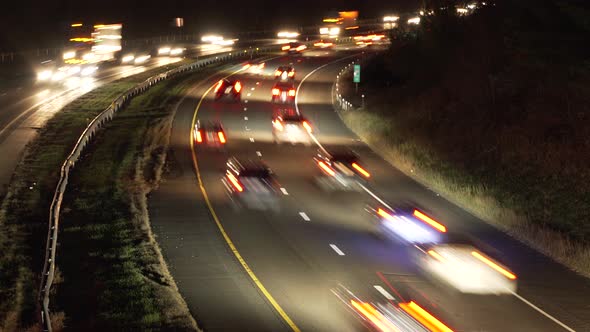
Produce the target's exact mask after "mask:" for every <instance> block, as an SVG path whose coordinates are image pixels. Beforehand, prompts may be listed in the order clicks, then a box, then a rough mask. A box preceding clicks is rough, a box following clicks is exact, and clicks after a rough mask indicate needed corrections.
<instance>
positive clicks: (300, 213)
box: [299, 212, 311, 221]
mask: <svg viewBox="0 0 590 332" xmlns="http://www.w3.org/2000/svg"><path fill="white" fill-rule="evenodd" d="M299 215H300V216H301V218H303V220H305V221H310V220H311V219H309V217H308V216H307V214H306V213H305V212H299Z"/></svg>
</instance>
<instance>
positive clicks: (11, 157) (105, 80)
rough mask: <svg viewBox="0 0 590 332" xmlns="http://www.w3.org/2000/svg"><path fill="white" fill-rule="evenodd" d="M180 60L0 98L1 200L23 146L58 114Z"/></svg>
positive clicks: (116, 69) (11, 92)
mask: <svg viewBox="0 0 590 332" xmlns="http://www.w3.org/2000/svg"><path fill="white" fill-rule="evenodd" d="M180 60H181V59H180V58H157V59H154V60H153V61H152V62H150V63H148V64H146V65H144V66H116V67H111V68H105V70H103V71H100V72H99V74H98V76H97V77H96V78H94V79H93V80H89V81H87V82H86V83H85V84H82V85H80V86H70V87H68V86H66V85H53V86H43V85H32V86H27V87H26V88H18V89H11V90H9V91H8V92H6V94H5V95H3V96H0V156H3V158H2V163H0V198H1V197H3V196H4V194H5V192H6V187H7V186H8V184H9V182H10V179H11V177H12V173H13V172H14V169H15V167H16V165H17V164H18V162H19V160H20V158H21V156H22V153H23V151H24V147H25V146H26V144H27V143H28V142H30V140H31V139H32V138H33V137H34V136H35V135H36V133H37V130H38V129H39V128H41V127H43V125H44V124H45V123H46V122H47V120H49V119H50V118H51V117H52V116H53V115H54V114H55V113H56V112H58V111H60V110H61V109H62V108H63V107H64V106H66V105H67V104H69V103H71V102H72V101H74V100H75V99H77V98H79V97H81V96H82V95H84V94H86V93H87V92H90V91H92V90H94V89H95V88H97V87H99V86H101V85H104V84H109V83H111V82H114V81H116V80H118V79H121V78H124V77H128V76H132V75H136V74H139V73H142V72H145V71H147V70H151V69H154V68H157V67H160V66H165V65H168V64H171V63H174V62H177V61H180Z"/></svg>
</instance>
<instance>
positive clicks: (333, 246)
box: [330, 244, 344, 256]
mask: <svg viewBox="0 0 590 332" xmlns="http://www.w3.org/2000/svg"><path fill="white" fill-rule="evenodd" d="M330 247H332V249H334V251H335V252H336V253H337V254H338V255H339V256H344V252H342V250H340V248H338V247H337V246H336V245H335V244H330Z"/></svg>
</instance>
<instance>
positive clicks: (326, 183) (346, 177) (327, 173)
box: [313, 150, 371, 191]
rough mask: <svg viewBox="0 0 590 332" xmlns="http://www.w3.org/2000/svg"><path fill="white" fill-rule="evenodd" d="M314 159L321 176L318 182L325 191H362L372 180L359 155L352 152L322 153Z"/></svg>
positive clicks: (317, 179)
mask: <svg viewBox="0 0 590 332" xmlns="http://www.w3.org/2000/svg"><path fill="white" fill-rule="evenodd" d="M313 159H314V162H315V164H316V165H317V167H318V169H319V171H320V174H321V176H318V177H316V182H317V184H318V185H320V187H321V188H323V189H324V190H328V191H334V190H342V191H360V190H362V187H361V185H362V184H363V183H366V182H367V181H368V180H369V179H370V178H371V174H370V173H369V172H368V171H367V170H366V169H365V168H364V167H363V166H362V165H361V163H360V161H359V158H358V155H357V154H356V153H354V152H352V151H350V150H338V151H332V152H329V153H326V152H323V151H320V152H318V154H317V155H316V156H315V157H314V158H313Z"/></svg>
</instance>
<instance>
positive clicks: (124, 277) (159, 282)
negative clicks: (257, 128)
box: [54, 71, 210, 331]
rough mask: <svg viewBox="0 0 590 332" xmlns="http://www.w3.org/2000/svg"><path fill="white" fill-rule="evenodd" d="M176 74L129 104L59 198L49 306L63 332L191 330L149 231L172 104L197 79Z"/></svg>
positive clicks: (192, 323) (190, 321)
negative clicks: (56, 280) (56, 276)
mask: <svg viewBox="0 0 590 332" xmlns="http://www.w3.org/2000/svg"><path fill="white" fill-rule="evenodd" d="M208 72H210V71H204V72H202V73H199V74H197V75H192V76H184V77H181V78H177V79H173V80H170V81H167V82H164V83H162V84H159V85H157V86H155V87H153V88H152V89H150V90H149V91H148V92H146V93H145V94H143V95H141V96H139V97H137V98H135V99H134V100H133V101H132V102H131V104H130V105H129V106H128V107H126V108H125V109H124V110H123V111H121V112H120V113H119V114H118V115H117V116H116V117H115V118H114V119H113V120H112V121H111V122H109V123H108V124H107V125H106V126H105V128H104V130H102V131H100V133H99V134H98V135H97V137H96V140H95V141H94V142H93V144H92V145H91V147H90V148H89V149H88V150H87V152H86V154H85V156H84V158H83V160H81V161H80V162H79V164H78V165H77V167H76V169H75V170H74V172H73V173H72V177H71V178H70V187H69V188H70V190H69V191H68V192H67V193H66V195H65V199H64V205H63V209H64V213H63V215H62V226H61V227H62V233H61V236H60V252H62V253H63V252H67V254H66V255H64V254H60V255H59V257H60V259H59V261H58V266H59V269H60V272H61V274H62V276H63V282H62V283H61V284H60V285H59V287H58V288H57V289H56V294H57V295H56V301H55V302H54V306H55V308H56V310H57V311H63V312H64V313H65V322H64V324H65V326H66V327H67V329H71V330H101V331H112V330H126V331H127V330H141V331H149V330H175V331H194V330H197V325H196V323H195V321H194V320H193V318H192V317H191V315H190V313H189V311H188V308H187V306H186V304H185V302H184V300H183V299H182V297H181V296H180V294H179V293H178V291H177V288H176V285H175V284H174V281H173V279H172V276H171V275H170V273H169V272H168V270H167V268H166V265H165V263H164V261H163V259H162V256H161V253H160V251H159V249H158V245H157V243H156V241H155V240H154V237H153V234H152V233H151V229H150V225H149V217H148V213H147V201H146V195H147V194H148V193H149V192H150V191H151V189H152V188H153V186H154V185H155V184H156V183H157V181H158V180H159V174H161V169H162V167H163V164H164V158H165V147H166V146H167V140H168V135H165V134H164V133H167V132H169V130H170V128H171V125H172V119H173V117H172V115H173V105H174V104H175V103H176V102H177V101H178V100H179V99H180V98H181V96H182V95H183V93H184V91H185V89H186V88H188V87H189V86H191V85H192V84H193V83H195V82H196V81H197V80H198V79H201V78H202V77H203V75H204V74H207V73H208Z"/></svg>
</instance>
